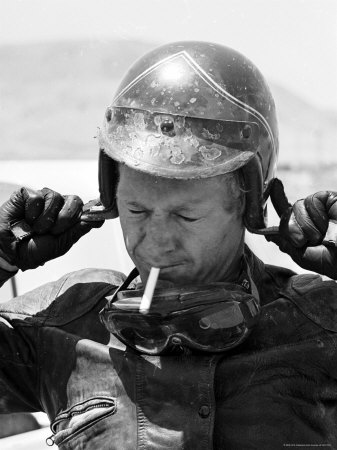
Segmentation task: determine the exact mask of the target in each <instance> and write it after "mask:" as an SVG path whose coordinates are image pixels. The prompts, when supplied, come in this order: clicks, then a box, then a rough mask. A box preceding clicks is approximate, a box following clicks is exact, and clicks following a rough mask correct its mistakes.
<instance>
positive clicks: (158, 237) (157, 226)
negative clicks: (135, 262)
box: [146, 215, 177, 251]
mask: <svg viewBox="0 0 337 450" xmlns="http://www.w3.org/2000/svg"><path fill="white" fill-rule="evenodd" d="M146 237H147V239H148V241H150V242H152V243H153V244H154V245H156V246H157V247H160V248H162V249H164V250H166V251H170V250H174V249H175V244H176V238H177V237H176V235H175V227H174V225H173V224H172V222H171V220H170V219H169V218H168V217H166V216H159V215H157V216H155V215H154V216H153V217H152V218H151V219H150V222H149V226H148V229H147V236H146Z"/></svg>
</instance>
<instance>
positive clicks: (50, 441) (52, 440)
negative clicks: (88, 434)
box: [46, 402, 116, 447]
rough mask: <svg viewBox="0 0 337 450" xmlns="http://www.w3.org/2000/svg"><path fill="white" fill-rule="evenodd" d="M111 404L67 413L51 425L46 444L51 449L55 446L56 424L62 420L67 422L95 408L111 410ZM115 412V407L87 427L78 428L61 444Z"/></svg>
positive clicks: (102, 403) (100, 404) (92, 406)
mask: <svg viewBox="0 0 337 450" xmlns="http://www.w3.org/2000/svg"><path fill="white" fill-rule="evenodd" d="M112 403H113V402H112ZM112 403H107V402H101V403H97V404H96V405H91V406H88V407H87V408H84V409H81V410H80V411H73V412H71V413H70V412H69V413H68V414H67V415H65V416H64V417H62V418H59V419H58V420H56V421H55V422H53V424H52V425H51V427H50V428H51V431H52V432H53V434H52V435H51V436H49V437H48V438H47V439H46V444H47V445H48V446H49V447H52V446H53V445H54V444H55V434H56V430H55V428H56V425H57V424H58V423H60V422H62V421H63V420H67V419H68V418H70V417H73V416H76V415H78V414H83V413H85V412H87V411H90V410H92V409H95V408H112V407H113V404H112ZM115 412H116V406H115V408H113V410H112V411H109V412H107V413H105V414H103V415H102V416H99V417H97V418H96V419H95V420H93V421H91V422H89V423H88V424H87V425H84V426H82V427H80V428H79V429H78V430H77V431H76V432H75V433H73V434H72V435H71V436H68V437H66V438H64V439H63V440H62V441H61V442H64V441H66V440H68V439H70V438H73V437H74V436H76V435H77V434H79V433H80V432H82V431H84V430H86V429H87V428H89V427H90V426H92V425H94V424H95V423H96V422H99V421H100V420H102V419H104V418H105V417H107V416H109V415H110V414H114V413H115Z"/></svg>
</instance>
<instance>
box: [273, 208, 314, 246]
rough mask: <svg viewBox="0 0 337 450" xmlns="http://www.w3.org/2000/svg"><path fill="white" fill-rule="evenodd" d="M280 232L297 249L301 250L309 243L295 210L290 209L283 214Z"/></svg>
mask: <svg viewBox="0 0 337 450" xmlns="http://www.w3.org/2000/svg"><path fill="white" fill-rule="evenodd" d="M297 203H298V202H297ZM279 232H280V235H281V236H282V238H284V239H286V240H288V241H289V242H290V243H291V244H292V245H293V246H295V247H298V248H301V247H303V246H304V245H305V244H306V242H307V238H306V236H305V235H304V233H303V230H302V228H301V226H300V225H299V223H298V221H297V219H296V215H295V214H294V211H293V208H288V210H287V211H286V212H284V213H283V215H282V217H281V220H280V226H279Z"/></svg>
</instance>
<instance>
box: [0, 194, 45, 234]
mask: <svg viewBox="0 0 337 450" xmlns="http://www.w3.org/2000/svg"><path fill="white" fill-rule="evenodd" d="M42 211H43V195H42V194H41V193H40V192H37V191H33V190H32V189H28V188H25V187H22V188H21V189H19V190H17V191H15V192H13V194H12V195H11V196H10V199H9V200H7V202H5V203H4V204H3V205H2V207H1V221H2V222H3V223H11V224H13V223H16V222H19V221H21V220H25V221H26V222H27V223H28V224H29V225H30V224H31V223H32V220H34V218H36V217H38V216H39V215H40V214H41V212H42Z"/></svg>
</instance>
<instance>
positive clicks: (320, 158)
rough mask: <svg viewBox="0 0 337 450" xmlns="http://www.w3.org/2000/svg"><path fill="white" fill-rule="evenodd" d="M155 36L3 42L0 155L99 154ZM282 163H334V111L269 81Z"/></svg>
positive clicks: (336, 154)
mask: <svg viewBox="0 0 337 450" xmlns="http://www.w3.org/2000/svg"><path fill="white" fill-rule="evenodd" d="M155 45H156V43H148V42H141V41H97V42H96V41H95V42H90V41H81V42H62V43H48V44H34V45H32V44H30V45H22V46H2V47H1V46H0V67H1V71H0V73H1V76H0V77H1V78H0V132H1V150H0V159H37V158H38V159H40V158H41V159H55V158H60V159H67V158H71V159H78V158H80V159H82V158H96V154H97V144H96V142H95V140H94V136H95V134H96V130H97V126H100V124H101V121H102V117H103V114H104V110H105V108H106V106H107V105H108V104H109V102H110V101H111V100H112V97H113V93H114V91H115V89H116V88H117V86H118V82H119V80H120V78H121V76H122V75H123V74H124V73H125V71H126V70H127V68H128V67H129V66H130V65H131V64H132V62H133V61H134V60H135V59H137V58H138V57H139V56H141V55H142V54H143V53H145V52H146V51H148V50H150V49H151V48H154V47H155ZM271 88H272V91H273V93H274V96H275V99H276V104H277V109H278V114H279V123H280V135H281V139H280V141H281V155H280V164H281V165H283V166H284V167H290V166H291V167H293V166H294V165H295V166H296V165H303V164H305V165H317V162H323V163H324V164H329V165H331V164H337V151H336V149H335V148H334V147H335V144H334V143H335V142H336V138H337V131H336V130H337V126H336V125H337V113H336V112H331V111H322V110H320V109H318V108H316V107H315V106H313V105H311V104H309V103H307V102H305V101H304V100H303V99H301V98H300V97H298V96H297V95H296V94H294V93H292V92H290V91H289V90H287V89H286V88H285V87H283V86H279V85H275V84H273V83H271Z"/></svg>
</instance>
